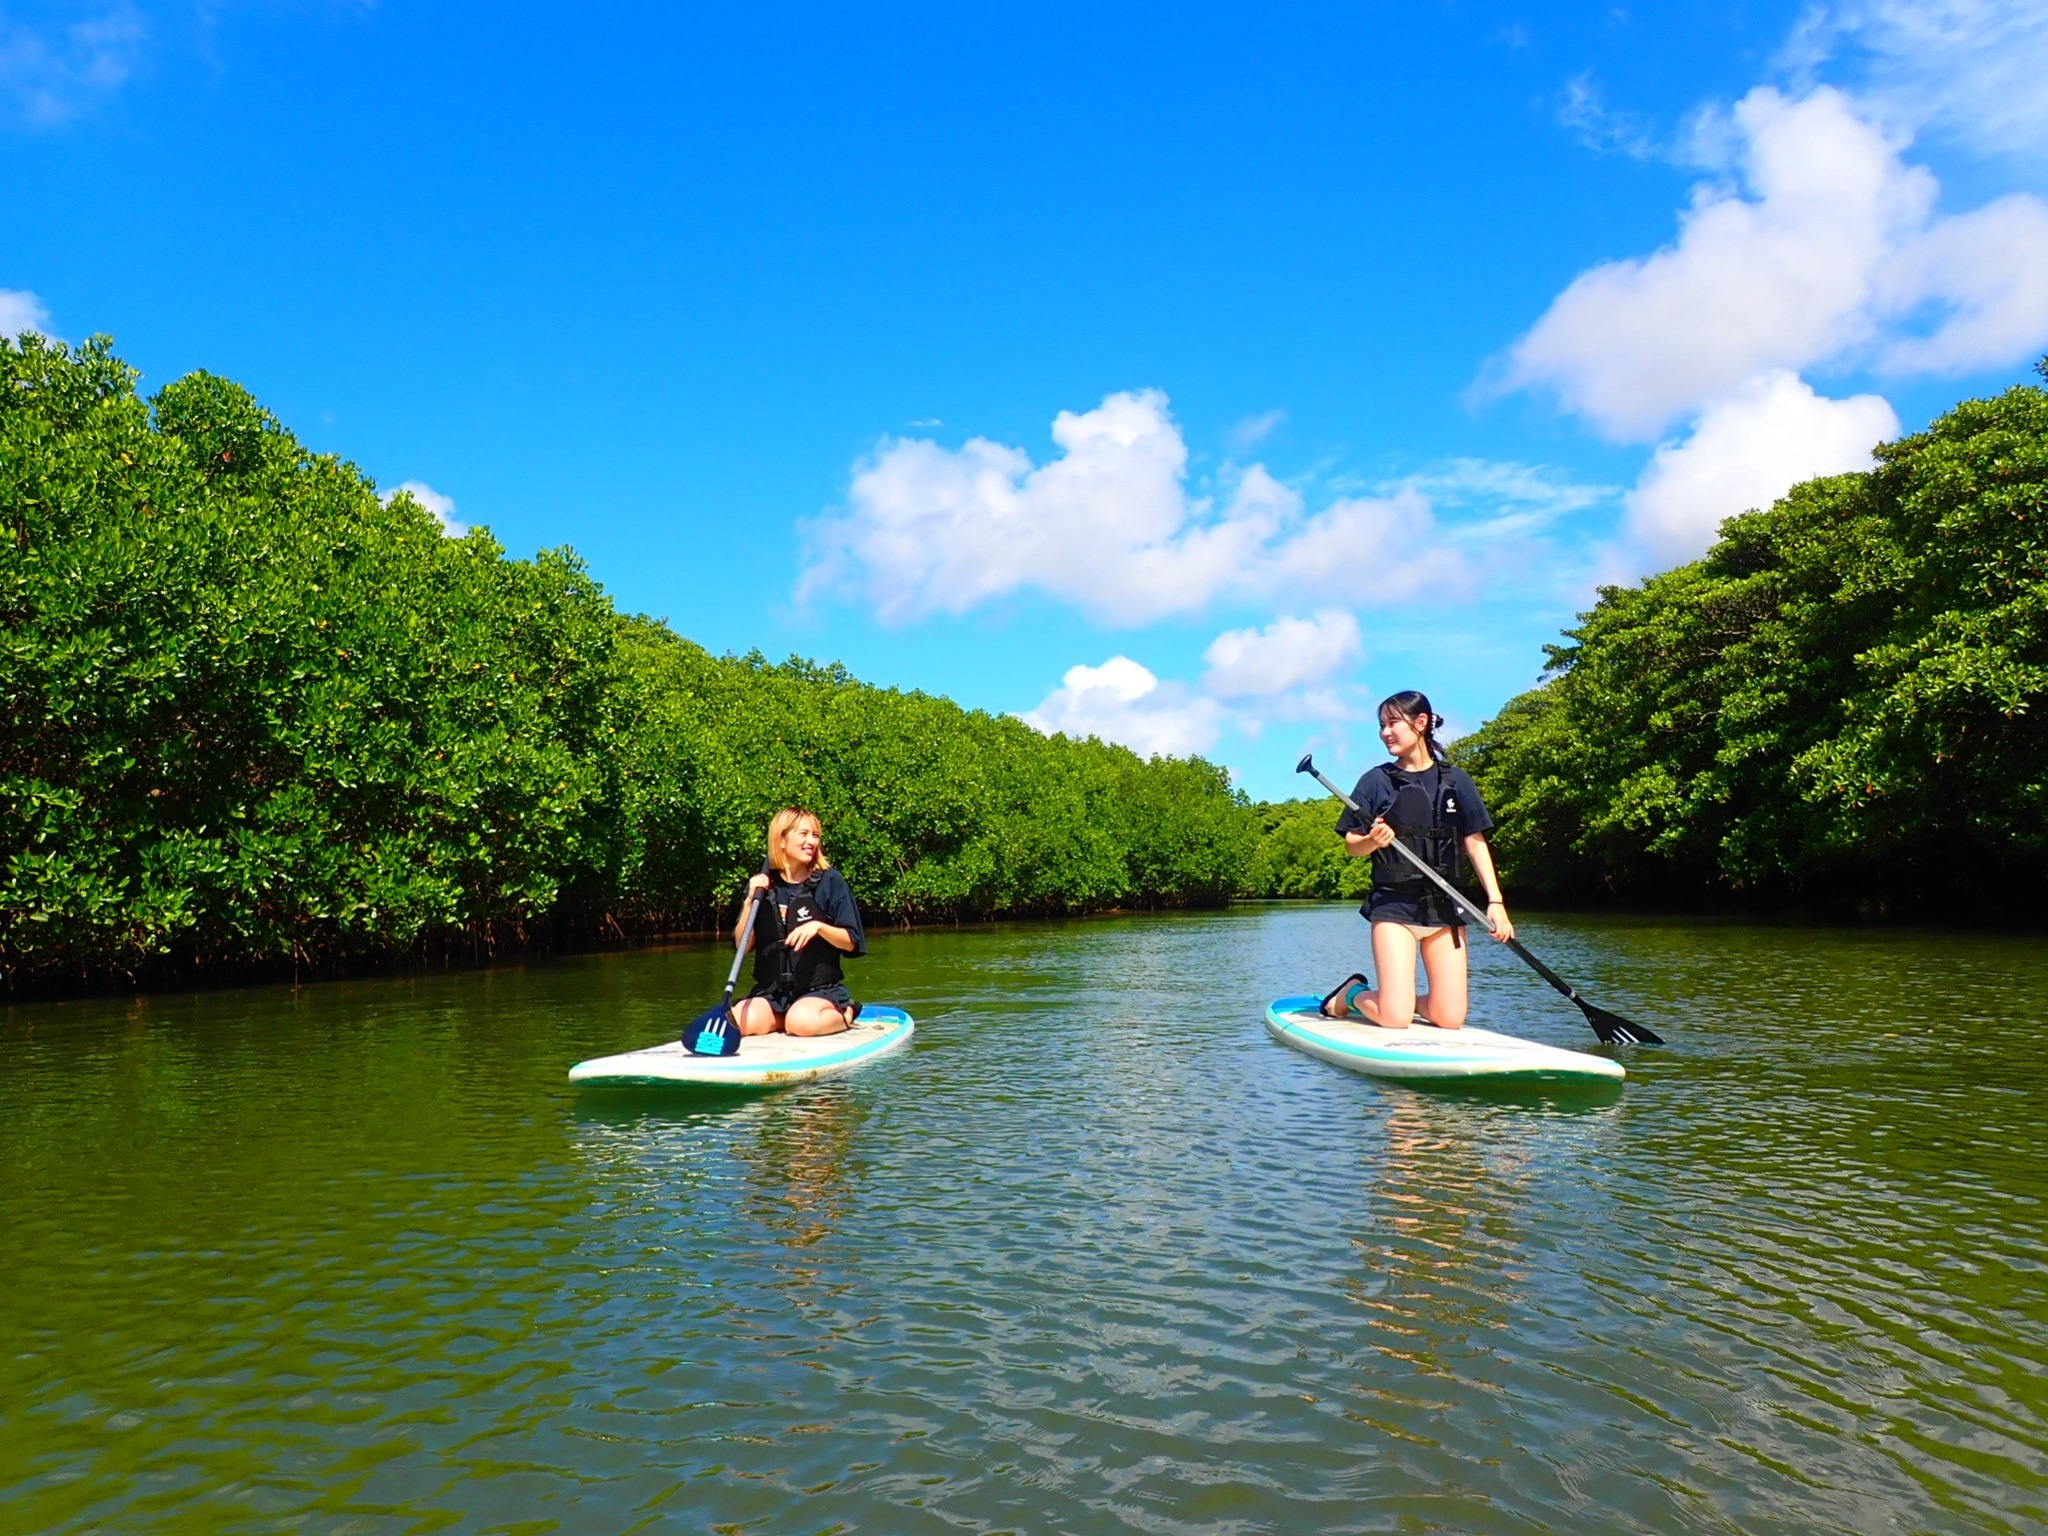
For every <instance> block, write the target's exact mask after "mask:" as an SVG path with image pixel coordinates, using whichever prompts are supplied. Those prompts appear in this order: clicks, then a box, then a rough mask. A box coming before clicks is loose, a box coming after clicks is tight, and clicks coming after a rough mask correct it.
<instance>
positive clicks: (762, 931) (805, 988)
mask: <svg viewBox="0 0 2048 1536" xmlns="http://www.w3.org/2000/svg"><path fill="white" fill-rule="evenodd" d="M768 869H769V873H767V874H762V875H756V876H754V878H753V879H752V880H749V881H748V882H747V900H748V901H750V902H751V901H752V900H753V899H754V897H755V895H756V893H759V895H760V898H761V911H760V914H759V916H758V917H757V918H756V919H755V922H754V932H753V935H752V936H750V937H749V939H748V943H750V944H753V945H755V953H754V990H753V991H752V992H749V993H748V994H747V995H746V996H745V997H743V998H741V999H740V1000H739V1001H738V1002H737V1003H734V1004H733V1007H732V1016H733V1018H734V1020H735V1021H736V1022H737V1023H738V1024H739V1027H740V1033H741V1034H743V1035H768V1034H773V1033H774V1032H775V1031H776V1030H778V1029H780V1030H787V1031H788V1032H789V1033H790V1034H792V1035H836V1034H838V1033H839V1031H841V1030H842V1029H845V1028H847V1027H848V1026H849V1025H851V1024H852V1023H853V1021H854V1019H855V1018H857V1017H858V1016H859V1014H860V1004H859V1003H856V1002H855V1001H854V1000H853V994H852V993H851V992H849V991H847V989H846V980H845V977H844V975H843V974H842V973H841V971H840V969H839V957H840V956H841V955H846V956H849V957H852V956H857V955H864V954H866V953H867V952H868V941H867V934H866V933H865V932H864V931H863V930H862V928H861V921H860V908H859V907H858V906H857V905H856V904H855V903H854V899H853V892H852V891H851V890H849V889H847V885H846V877H845V876H844V875H842V874H840V873H839V871H838V870H836V869H834V868H833V867H832V861H831V860H829V859H827V858H826V857H825V848H824V829H823V828H822V827H821V826H820V825H819V822H818V818H817V817H816V816H813V815H812V814H811V813H810V812H809V811H799V810H796V809H794V808H791V809H788V810H781V811H777V812H776V813H775V819H774V820H772V821H771V822H769V823H768ZM746 918H747V914H746V909H745V908H744V907H742V908H741V909H740V916H739V921H738V922H737V923H735V924H734V925H733V931H732V937H733V942H734V943H735V944H737V943H738V942H739V940H740V930H741V929H742V928H743V927H744V926H745V924H746Z"/></svg>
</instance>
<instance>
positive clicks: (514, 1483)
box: [0, 906, 2048, 1536]
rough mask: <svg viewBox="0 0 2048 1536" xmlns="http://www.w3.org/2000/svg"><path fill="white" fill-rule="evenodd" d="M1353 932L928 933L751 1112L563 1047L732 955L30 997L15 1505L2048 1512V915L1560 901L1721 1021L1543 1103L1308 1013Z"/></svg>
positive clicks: (8, 1484)
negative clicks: (1784, 912) (1609, 910)
mask: <svg viewBox="0 0 2048 1536" xmlns="http://www.w3.org/2000/svg"><path fill="white" fill-rule="evenodd" d="M1363 931H1364V925H1363V924H1362V923H1360V922H1359V920H1358V919H1357V917H1356V916H1355V915H1354V914H1353V913H1352V912H1351V911H1350V910H1349V909H1348V908H1344V907H1336V906H1292V907H1287V906H1265V907H1248V908H1240V909H1236V910H1234V911H1232V912H1229V913H1224V914H1215V915H1207V916H1183V917H1148V918H1131V919H1121V918H1119V919H1106V920H1099V921H1091V922H1076V923H1068V924H1057V925H1032V926H1022V925H1020V926H1006V927H998V928H982V929H968V930H943V931H929V932H918V933H909V934H893V935H882V936H879V937H878V938H877V939H876V940H875V942H874V953H873V955H872V956H871V957H870V958H869V959H868V960H866V961H864V962H862V963H861V966H860V968H859V973H858V976H857V985H858V987H859V990H860V991H861V993H862V994H863V995H865V996H869V997H873V998H876V999H878V1000H888V1001H894V1002H899V1003H901V1004H903V1005H904V1006H906V1007H908V1008H909V1009H910V1010H911V1011H912V1012H913V1013H914V1014H916V1015H917V1017H918V1020H919V1031H918V1039H917V1043H916V1045H915V1047H914V1048H913V1049H912V1050H911V1051H909V1052H907V1053H904V1054H902V1055H899V1056H897V1057H895V1058H892V1059H889V1060H886V1061H883V1062H880V1063H876V1064H874V1065H873V1066H871V1067H868V1068H866V1069H864V1070H862V1071H860V1072H857V1073H854V1074H851V1075H849V1076H846V1077H842V1078H838V1079H834V1080H831V1081H829V1082H825V1083H819V1084H813V1085H809V1086H806V1087H800V1088H796V1089H793V1090H790V1091H788V1092H785V1093H782V1094H779V1095H769V1096H765V1097H754V1098H747V1099H739V1100H732V1101H724V1102H719V1101H709V1102H707V1101H706V1100H703V1099H701V1098H696V1099H693V1098H688V1097H675V1096H671V1097H666V1098H663V1097H640V1098H625V1099H619V1098H613V1099H593V1098H591V1097H588V1096H582V1097H579V1096H578V1095H577V1094H576V1093H575V1092H574V1091H573V1090H571V1089H570V1088H569V1087H568V1086H567V1084H566V1083H565V1082H564V1080H563V1074H564V1072H565V1071H566V1069H567V1068H568V1066H569V1065H570V1064H571V1063H572V1062H574V1061H576V1060H579V1059H581V1058H583V1057H587V1056H593V1055H599V1054H603V1053H608V1052H612V1051H617V1050H621V1049H627V1048H631V1047H633V1046H636V1045H640V1044H646V1043H652V1042H653V1041H654V1040H656V1039H659V1038H661V1037H662V1036H663V1035H664V1034H666V1033H670V1032H672V1030H673V1027H674V1025H675V1024H676V1023H677V1022H679V1020H680V1019H681V1018H682V1017H683V1016H684V1015H686V1014H688V1013H690V1012H694V1011H695V1010H696V1009H698V1008H700V1007H702V1006H703V1005H704V1004H705V1003H707V1002H709V1001H710V1000H712V999H713V998H715V996H716V994H717V990H718V985H719V982H720V981H721V980H722V972H723V960H722V958H721V957H720V956H719V954H718V953H717V952H716V951H715V950H714V949H713V948H712V947H711V946H709V945H694V946H686V947H680V948H675V949H668V950H662V951H656V952H650V953H638V954H630V955H614V956H603V957H590V958H580V959H572V960H564V961H560V962H555V963H550V964H546V965H536V966H530V967H526V968H523V969H516V970H500V971H494V972H489V973H482V974H471V975H461V976H449V977H436V978H430V979H425V980H383V981H374V982H361V983H349V984H332V985H324V986H315V987H307V988H304V989H301V990H298V991H292V990H290V989H283V988H277V989H256V990H242V991H233V992H218V993H210V994H205V995H199V996H188V997H165V998H157V999H149V1000H144V1001H139V1002H125V1001H115V1002H109V1001H97V1002H79V1003H64V1004H45V1005H37V1006H32V1007H17V1008H15V1009H13V1010H11V1011H10V1012H8V1013H7V1014H6V1015H5V1017H4V1022H0V1048H4V1056H0V1244H4V1248H0V1254H4V1260H5V1263H4V1272H0V1531H6V1532H32V1531H33V1532H45V1531H59V1532H84V1531H93V1532H131V1531H135V1532H139V1531H165V1530H178V1531H187V1530H189V1531H207V1532H285V1531H292V1532H320V1533H328V1532H335V1533H338V1532H351V1533H378V1536H381V1533H399V1532H429V1531H458V1532H506V1533H515V1532H516V1533H538V1532H546V1531H562V1532H569V1533H577V1536H582V1533H609V1532H628V1531H664V1532H666V1531H674V1532H685V1531H688V1532H697V1531H716V1532H725V1533H737V1532H748V1533H756V1532H759V1533H770V1532H776V1533H779V1532H792V1533H816V1532H834V1531H849V1532H850V1531H861V1532H870V1533H899V1532H900V1533H922V1532H932V1533H939V1532H947V1533H952V1532H998V1531H1013V1532H1026V1533H1041V1532H1073V1533H1077V1536H1080V1533H1087V1536H1092V1533H1102V1532H1124V1531H1131V1532H1156V1533H1181V1532H1214V1533H1244V1532H1276V1533H1279V1532H1286V1533H1299V1532H1354V1531H1375V1530H1387V1531H1403V1532H1423V1531H1457V1532H1517V1533H1520V1532H1539V1531H1547V1530H1556V1531H1573V1532H1592V1531H1641V1532H1656V1533H1669V1532H1694V1531H1698V1532H1727V1533H1737V1532H1740V1533H1743V1536H1757V1533H1765V1532H1788V1533H1789V1532H1799V1533H1808V1532H1828V1531H1841V1532H1858V1533H1864V1532H1878V1531H1900V1532H1922V1531H1925V1532H1950V1531H1962V1532H1975V1531H1987V1532H2003V1531H2010V1532H2020V1531H2037V1530H2040V1529H2042V1528H2043V1526H2044V1524H2048V1425H2044V1415H2048V1389H2044V1387H2043V1379H2044V1368H2048V1301H2044V1297H2043V1285H2042V1281H2043V1268H2044V1264H2043V1260H2044V1256H2048V1236H2044V1230H2043V1208H2042V1199H2043V1195H2044V1193H2048V1179H2044V1178H2043V1176H2042V1169H2043V1167H2044V1165H2048V1159H2044V1158H2043V1156H2042V1155H2041V1152H2040V1150H2039V1148H2038V1147H2037V1146H2036V1138H2037V1135H2038V1134H2039V1131H2040V1128H2041V1127H2042V1125H2043V1124H2044V1122H2048V1069H2044V1067H2043V1064H2042V1054H2041V1051H2040V1042H2041V1040H2042V1039H2043V1036H2044V1024H2043V1018H2042V1015H2043V1013H2044V1012H2048V1008H2044V1003H2048V946H2044V945H2042V944H2041V943H2040V942H2039V941H2038V940H2018V941H1997V940H1992V939H1985V938H1976V937H1967V936H1955V935H1935V934H1924V933H1907V932H1884V931H1839V930H1822V929H1811V928H1792V927H1763V926H1746V925H1740V924H1734V923H1726V922H1683V921H1678V920H1649V919H1638V920H1614V919H1608V920H1600V921H1595V920H1591V919H1564V918H1541V919H1534V920H1531V921H1530V922H1529V923H1528V924H1527V926H1526V928H1525V932H1524V937H1525V938H1526V939H1527V940H1528V941H1529V943H1530V945H1531V947H1532V948H1533V949H1535V951H1536V952H1537V953H1538V954H1540V955H1543V956H1544V957H1546V958H1548V959H1549V960H1550V961H1551V962H1552V964H1554V965H1555V966H1556V967H1557V968H1558V969H1559V970H1561V971H1563V972H1564V973H1565V974H1566V975H1567V976H1569V977H1571V978H1573V979H1574V980H1576V981H1578V982H1579V984H1580V985H1581V986H1582V987H1583V988H1584V990H1585V991H1586V992H1587V993H1588V995H1589V996H1591V997H1593V998H1594V999H1595V1000H1597V1001H1600V1002H1602V1003H1605V1004H1607V1005H1608V1006H1610V1007H1613V1008H1615V1009H1617V1010H1618V1011H1620V1012H1622V1013H1624V1014H1627V1015H1630V1016H1631V1017H1637V1018H1640V1019H1642V1020H1643V1021H1644V1022H1646V1023H1649V1024H1651V1025H1652V1026H1653V1027H1655V1028H1656V1029H1658V1030H1659V1031H1661V1032H1662V1033H1663V1034H1665V1035H1666V1037H1667V1038H1668V1039H1669V1040H1670V1041H1671V1045H1670V1046H1669V1047H1667V1048H1665V1049H1662V1050H1654V1049H1642V1050H1638V1051H1636V1052H1634V1053H1633V1054H1632V1055H1631V1056H1630V1057H1629V1058H1628V1059H1629V1066H1630V1072H1631V1076H1630V1078H1629V1081H1628V1082H1627V1084H1626V1085H1623V1086H1620V1087H1619V1088H1615V1089H1605V1090H1593V1091H1590V1092H1587V1091H1580V1092H1578V1093H1577V1094H1576V1095H1573V1096H1567V1097H1557V1096H1549V1097H1545V1096H1541V1095H1531V1094H1529V1093H1527V1092H1524V1093H1521V1094H1518V1095H1517V1094H1509V1095H1501V1094H1484V1093H1469V1092H1468V1093H1445V1092H1440V1091H1430V1090H1427V1089H1416V1088H1412V1087H1403V1086H1398V1085H1389V1084H1380V1083H1375V1082H1373V1081H1370V1080H1367V1079H1364V1078H1359V1077H1354V1076H1351V1075H1350V1074H1347V1073H1345V1072H1341V1071H1339V1070H1337V1069H1335V1068H1333V1067H1330V1066H1326V1065H1324V1064H1322V1063H1320V1062H1317V1061H1314V1060H1311V1059H1310V1058H1308V1057H1305V1056H1302V1055H1299V1054H1297V1053H1295V1052H1292V1051H1289V1050H1286V1049H1283V1048H1281V1047H1280V1046H1278V1045H1276V1044H1274V1043H1272V1042H1271V1041H1270V1040H1269V1039H1268V1038H1267V1036H1266V1034H1265V1032H1264V1029H1263V1028H1262V1025H1261V1011H1262V1007H1263V1004H1264V1002H1265V1001H1266V1000H1267V999H1268V998H1270V997H1272V996H1275V995H1278V994H1281V993H1287V992H1297V991H1302V990H1306V989H1308V988H1311V987H1314V988H1317V989H1320V988H1321V987H1324V986H1327V985H1330V984H1331V983H1333V982H1335V980H1336V979H1337V977H1338V976H1340V975H1341V974H1342V973H1343V972H1344V971H1345V970H1348V969H1350V968H1351V966H1352V965H1353V964H1356V963H1357V962H1358V961H1359V960H1360V959H1361V958H1362V956H1361V954H1360V951H1361V949H1362V940H1363ZM1479 960H1480V971H1479V975H1478V976H1477V978H1476V982H1475V992H1476V1002H1475V1009H1474V1022H1476V1023H1480V1024H1485V1025H1488V1026H1491V1027H1495V1028H1503V1029H1508V1030H1512V1031H1515V1032H1518V1033H1525V1034H1529V1035H1532V1036H1535V1037H1537V1038H1540V1039H1543V1040H1547V1041H1551V1042H1553V1043H1557V1044H1563V1045H1572V1046H1583V1047H1586V1048H1593V1044H1594V1043H1593V1037H1592V1034H1591V1032H1590V1031H1589V1030H1587V1029H1586V1028H1585V1026H1584V1024H1583V1023H1582V1022H1581V1021H1580V1019H1579V1016H1578V1014H1577V1013H1576V1012H1574V1011H1573V1010H1572V1009H1570V1008H1569V1006H1567V1005H1566V1004H1564V1003H1563V1001H1562V1000H1561V999H1559V998H1557V997H1556V996H1555V995H1554V994H1552V993H1550V992H1549V991H1548V990H1546V989H1545V988H1544V987H1543V986H1542V984H1541V983H1540V982H1538V981H1537V980H1536V979H1535V978H1534V977H1533V976H1531V975H1529V974H1528V973H1527V972H1526V971H1524V970H1523V969H1522V968H1521V967H1520V966H1518V965H1517V964H1516V963H1515V962H1514V961H1513V959H1512V958H1511V957H1509V956H1507V955H1505V954H1502V953H1499V952H1497V951H1492V950H1487V951H1486V952H1484V953H1482V954H1481V955H1480V957H1479Z"/></svg>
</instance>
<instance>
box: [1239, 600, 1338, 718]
mask: <svg viewBox="0 0 2048 1536" xmlns="http://www.w3.org/2000/svg"><path fill="white" fill-rule="evenodd" d="M1364 654H1365V643H1364V640H1363V638H1362V637H1361V636H1360V634H1359V632H1358V620H1357V619H1356V618H1355V617H1354V616H1353V615H1351V614H1349V613H1347V612H1345V611H1344V610H1343V609H1341V608H1332V609H1326V610H1325V611H1323V612H1321V613H1318V614H1316V615H1315V616H1314V617H1313V618H1307V619H1297V618H1291V617H1286V616H1283V617H1281V618H1278V619H1275V620H1274V621H1273V622H1272V623H1271V624H1269V625H1267V626H1266V627H1265V628H1264V629H1228V630H1225V631H1224V632H1223V633H1222V634H1220V635H1218V636H1217V637H1216V638H1215V639H1214V640H1212V641H1210V642H1209V649H1208V650H1207V651H1206V652H1204V653H1203V657H1202V659H1203V661H1204V662H1206V663H1207V670H1206V671H1205V672H1204V673H1203V674H1202V691H1203V692H1205V693H1207V694H1209V695H1211V696H1213V697H1215V698H1219V699H1270V698H1273V697H1274V696H1276V695H1279V694H1285V693H1291V692H1293V691H1295V690H1297V689H1301V688H1307V687H1311V686H1313V685H1315V684H1319V683H1323V682H1326V681H1328V679H1329V678H1330V677H1331V676H1333V675H1334V674H1335V673H1337V672H1339V671H1341V670H1342V669H1343V668H1344V667H1346V666H1348V665H1350V664H1351V663H1352V662H1355V661H1357V660H1358V659H1359V658H1360V657H1361V656H1363V655H1364Z"/></svg>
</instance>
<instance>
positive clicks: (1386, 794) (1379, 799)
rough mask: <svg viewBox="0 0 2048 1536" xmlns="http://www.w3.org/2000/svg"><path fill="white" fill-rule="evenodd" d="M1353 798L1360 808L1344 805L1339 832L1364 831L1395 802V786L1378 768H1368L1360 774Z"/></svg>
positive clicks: (1352, 793)
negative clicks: (1393, 786)
mask: <svg viewBox="0 0 2048 1536" xmlns="http://www.w3.org/2000/svg"><path fill="white" fill-rule="evenodd" d="M1351 798H1352V799H1354V800H1356V801H1357V802H1358V809H1357V810H1355V811H1354V810H1353V809H1351V807H1350V806H1348V805H1347V806H1345V807H1344V813H1343V814H1342V815H1341V816H1339V817H1338V818H1337V833H1338V835H1339V836H1340V837H1341V836H1342V835H1343V834H1344V833H1346V832H1363V831H1364V830H1365V829H1366V828H1367V827H1369V826H1371V825H1372V824H1373V823H1374V822H1375V821H1377V820H1378V819H1379V818H1380V817H1381V816H1383V815H1385V814H1386V810H1387V807H1388V806H1390V805H1392V804H1393V803H1394V791H1393V788H1392V787H1391V786H1390V785H1389V784H1388V783H1387V776H1386V775H1385V774H1384V773H1382V772H1381V771H1380V770H1379V769H1377V768H1368V769H1366V770H1365V772H1364V773H1363V774H1361V775H1360V776H1359V780H1358V785H1357V787H1356V788H1355V789H1353V790H1352V791H1351Z"/></svg>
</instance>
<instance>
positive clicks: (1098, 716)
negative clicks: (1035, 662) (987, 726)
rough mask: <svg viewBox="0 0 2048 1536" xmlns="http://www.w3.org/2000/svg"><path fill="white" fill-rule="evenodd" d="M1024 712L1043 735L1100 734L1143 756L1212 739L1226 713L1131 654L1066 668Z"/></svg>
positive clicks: (1184, 750) (1172, 752)
mask: <svg viewBox="0 0 2048 1536" xmlns="http://www.w3.org/2000/svg"><path fill="white" fill-rule="evenodd" d="M1023 718H1024V720H1025V721H1026V723H1028V724H1030V725H1032V726H1035V727H1036V728H1037V729H1039V730H1041V731H1043V732H1045V733H1046V734H1047V735H1053V734H1055V733H1057V734H1061V735H1066V736H1075V737H1084V736H1100V737H1101V738H1102V739H1103V740H1104V741H1114V742H1120V743H1121V744H1122V745H1124V746H1127V747H1129V748H1130V749H1131V750H1132V751H1133V752H1136V753H1138V754H1139V755H1140V756H1143V757H1157V756H1166V757H1188V756H1190V755H1193V754H1196V753H1201V752H1206V751H1208V750H1209V749H1210V748H1211V747H1213V746H1215V745H1216V741H1217V738H1218V737H1219V736H1221V735H1222V733H1223V726H1224V724H1225V721H1226V718H1227V717H1226V715H1225V712H1224V709H1223V706H1222V705H1220V704H1218V703H1217V702H1216V701H1215V700H1214V699H1207V698H1202V697H1200V696H1198V695H1196V694H1194V693H1192V692H1191V691H1190V690H1189V689H1188V687H1187V685H1186V684H1184V683H1162V682H1160V681H1159V679H1158V678H1157V677H1155V676H1153V674H1152V672H1151V671H1150V669H1149V668H1147V667H1145V666H1143V665H1141V664H1140V663H1138V662H1135V661H1133V660H1131V659H1130V657H1128V656H1112V657H1110V658H1109V660H1107V661H1105V662H1104V663H1103V664H1102V665H1101V666H1099V667H1069V668H1067V672H1066V675H1065V676H1064V677H1063V678H1061V680H1060V686H1059V687H1057V688H1055V689H1054V690H1053V691H1052V692H1051V693H1049V694H1047V695H1046V696H1045V699H1044V701H1043V702H1042V703H1040V704H1039V706H1038V708H1036V709H1034V710H1031V711H1029V712H1027V713H1026V714H1025V715H1024V717H1023Z"/></svg>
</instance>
